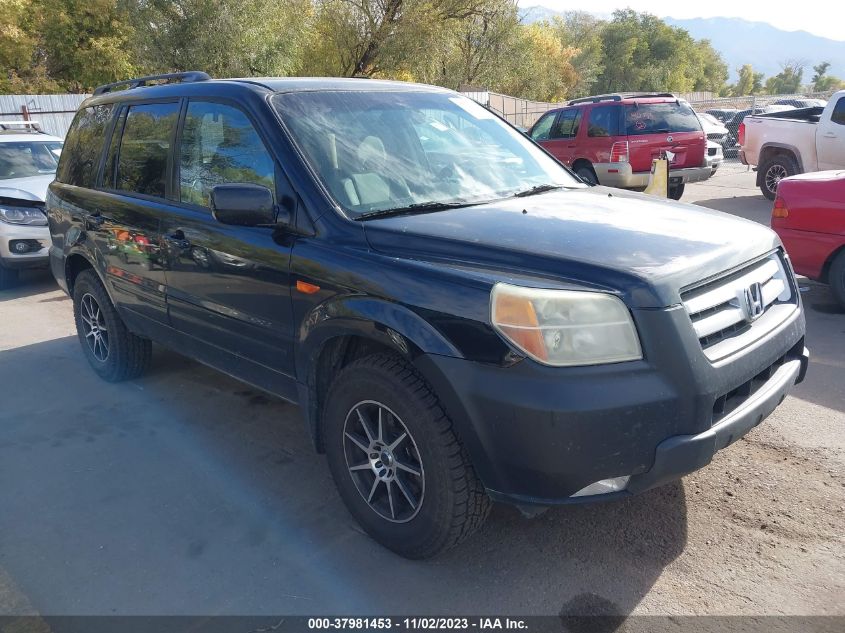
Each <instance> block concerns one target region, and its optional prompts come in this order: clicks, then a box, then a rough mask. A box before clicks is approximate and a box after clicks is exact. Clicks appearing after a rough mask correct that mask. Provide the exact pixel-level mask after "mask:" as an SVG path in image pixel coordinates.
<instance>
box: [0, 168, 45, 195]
mask: <svg viewBox="0 0 845 633" xmlns="http://www.w3.org/2000/svg"><path fill="white" fill-rule="evenodd" d="M55 178H56V174H44V175H43V176H29V177H27V178H6V179H4V180H0V198H17V199H18V200H29V201H31V202H44V200H46V199H47V186H48V185H49V184H50V183H51V182H53V180H54V179H55Z"/></svg>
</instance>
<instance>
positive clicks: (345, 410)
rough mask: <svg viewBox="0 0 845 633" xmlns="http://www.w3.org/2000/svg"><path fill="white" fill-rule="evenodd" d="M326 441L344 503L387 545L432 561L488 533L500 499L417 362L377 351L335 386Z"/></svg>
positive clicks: (327, 411) (328, 408) (328, 404)
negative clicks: (493, 498) (489, 490)
mask: <svg viewBox="0 0 845 633" xmlns="http://www.w3.org/2000/svg"><path fill="white" fill-rule="evenodd" d="M323 420H324V429H323V437H324V441H325V446H326V454H327V457H328V462H329V468H330V469H331V473H332V477H333V478H334V481H335V484H336V485H337V488H338V491H339V493H340V496H341V498H342V499H343V502H344V503H345V504H346V507H347V508H348V509H349V512H350V513H351V514H352V516H354V517H355V519H356V520H357V521H358V523H360V524H361V526H362V527H363V528H364V530H365V531H366V532H367V533H368V534H369V535H370V536H371V537H372V538H373V539H375V540H376V541H378V542H379V543H380V544H381V545H383V546H385V547H387V548H389V549H391V550H393V551H394V552H396V553H397V554H400V555H401V556H405V557H407V558H416V559H418V558H429V557H431V556H434V555H435V554H438V553H439V552H442V551H443V550H445V549H448V548H450V547H452V546H454V545H457V544H458V543H459V542H461V541H462V540H463V539H465V538H466V537H467V536H469V535H470V534H472V533H473V532H474V531H475V530H476V529H478V528H479V527H480V526H481V524H482V523H483V522H484V520H485V519H486V518H487V514H488V513H489V509H490V499H489V497H488V496H487V494H486V493H485V491H484V488H483V487H482V485H481V482H480V481H479V480H478V477H477V476H476V474H475V471H474V470H473V468H472V465H471V464H470V461H469V456H468V455H467V453H466V450H465V449H464V448H463V446H462V445H461V444H460V442H459V441H458V438H457V437H456V436H455V433H454V431H453V429H452V422H451V421H450V420H449V418H448V416H447V415H446V412H445V411H444V410H443V408H442V406H441V405H440V403H439V401H438V399H437V396H436V395H435V394H434V392H433V391H432V390H431V388H430V387H429V386H428V384H427V383H426V382H425V380H424V379H423V378H422V376H420V374H418V373H417V372H416V370H415V369H414V368H413V367H412V366H411V365H409V364H408V363H407V362H405V361H404V360H402V359H401V358H399V357H396V356H391V355H388V354H375V355H373V356H368V357H366V358H363V359H360V360H357V361H355V362H353V363H351V364H349V365H348V366H347V367H345V368H344V369H343V370H342V371H341V372H340V374H339V375H338V376H337V378H336V379H335V381H334V382H333V383H332V386H331V388H330V390H329V394H328V397H327V400H326V405H325V408H324V416H323Z"/></svg>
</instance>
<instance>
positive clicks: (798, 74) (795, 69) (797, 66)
mask: <svg viewBox="0 0 845 633" xmlns="http://www.w3.org/2000/svg"><path fill="white" fill-rule="evenodd" d="M803 77H804V64H802V63H801V62H798V61H788V62H784V63H783V64H781V71H780V72H779V73H778V74H777V75H775V76H773V77H769V78H768V79H767V80H766V92H767V93H769V94H770V95H780V94H794V93H797V92H800V91H801V81H802V79H803Z"/></svg>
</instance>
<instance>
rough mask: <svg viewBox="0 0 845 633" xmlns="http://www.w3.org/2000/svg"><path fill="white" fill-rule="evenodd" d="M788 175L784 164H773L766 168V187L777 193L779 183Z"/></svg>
mask: <svg viewBox="0 0 845 633" xmlns="http://www.w3.org/2000/svg"><path fill="white" fill-rule="evenodd" d="M788 175H789V174H787V173H786V167H784V166H783V165H772V166H771V167H769V168H768V169H767V170H766V188H767V189H768V190H769V191H771V192H772V193H776V192H777V190H778V183H779V182H780V181H781V180H782V179H783V178H786V177H787V176H788Z"/></svg>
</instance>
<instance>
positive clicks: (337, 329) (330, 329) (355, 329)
mask: <svg viewBox="0 0 845 633" xmlns="http://www.w3.org/2000/svg"><path fill="white" fill-rule="evenodd" d="M337 336H361V337H363V338H368V339H372V340H374V341H376V342H378V343H381V344H383V345H386V346H388V347H390V348H392V349H394V350H395V351H396V352H398V353H399V354H401V355H402V356H404V357H406V358H409V359H413V358H414V357H415V356H416V355H418V354H420V353H424V354H438V355H441V356H454V357H457V358H463V355H462V354H461V352H460V351H459V350H458V349H457V348H456V347H455V346H454V345H453V344H452V343H451V342H450V341H448V340H447V339H446V338H445V337H444V336H443V335H442V334H441V333H440V332H438V331H437V330H436V329H435V328H434V327H433V326H432V325H431V324H430V323H428V322H426V321H425V320H424V319H423V318H422V317H420V316H419V315H418V314H416V313H415V312H413V311H412V310H410V309H408V308H406V307H405V306H403V305H400V304H398V303H394V302H391V301H386V300H384V299H378V298H375V297H367V296H360V295H346V296H338V297H333V298H332V299H330V300H329V301H326V302H324V303H321V304H320V305H318V306H316V307H315V308H314V309H312V310H311V312H310V313H308V314H306V315H305V317H304V318H303V319H302V324H301V326H300V328H299V335H298V339H299V340H298V345H297V354H296V368H297V376H300V377H303V376H307V375H308V370H309V368H310V367H311V366H312V365H313V363H314V362H315V361H316V359H317V357H318V356H319V354H320V350H321V349H322V348H323V346H324V345H325V344H326V342H328V341H329V340H330V339H333V338H335V337H337Z"/></svg>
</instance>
